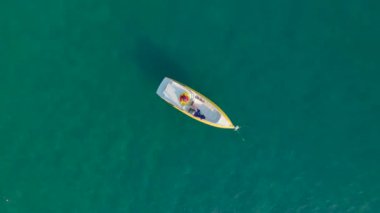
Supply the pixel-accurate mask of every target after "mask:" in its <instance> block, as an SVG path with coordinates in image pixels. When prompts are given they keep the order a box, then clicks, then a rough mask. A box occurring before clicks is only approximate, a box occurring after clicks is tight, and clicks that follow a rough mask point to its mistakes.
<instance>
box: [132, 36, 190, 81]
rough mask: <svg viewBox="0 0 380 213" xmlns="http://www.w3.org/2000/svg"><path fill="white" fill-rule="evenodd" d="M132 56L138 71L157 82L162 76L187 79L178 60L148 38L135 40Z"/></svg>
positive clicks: (179, 79)
mask: <svg viewBox="0 0 380 213" xmlns="http://www.w3.org/2000/svg"><path fill="white" fill-rule="evenodd" d="M134 57H135V59H136V63H137V65H138V67H139V69H140V71H141V72H144V75H145V76H147V77H149V78H151V79H152V80H153V81H155V82H157V84H159V83H160V82H161V80H162V79H163V78H164V77H170V78H173V79H175V80H178V81H181V80H184V79H187V74H186V73H187V72H186V70H185V69H184V68H183V67H182V66H181V65H180V64H179V63H178V61H177V60H176V59H175V58H174V57H173V56H171V55H170V54H168V53H167V52H165V50H163V49H162V48H160V47H159V46H158V45H156V44H154V43H153V42H152V41H151V40H149V39H146V38H143V39H139V40H138V41H137V44H136V50H135V53H134Z"/></svg>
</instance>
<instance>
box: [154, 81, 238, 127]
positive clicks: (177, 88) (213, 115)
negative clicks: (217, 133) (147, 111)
mask: <svg viewBox="0 0 380 213" xmlns="http://www.w3.org/2000/svg"><path fill="white" fill-rule="evenodd" d="M157 95H159V96H160V97H161V98H162V99H164V100H165V101H166V102H168V103H169V104H170V105H172V106H173V107H174V108H176V109H178V110H179V111H181V112H183V113H184V114H186V115H188V116H189V117H191V118H193V119H195V120H197V121H200V122H202V123H205V124H208V125H210V126H214V127H218V128H224V129H235V130H236V129H237V128H238V127H237V126H236V127H235V126H234V125H233V124H232V122H231V120H230V119H229V118H228V116H227V115H226V114H225V113H224V112H223V110H221V109H220V108H219V107H218V106H217V105H216V104H214V103H213V102H212V101H210V100H209V99H208V98H206V97H205V96H204V95H202V94H200V93H199V92H197V91H195V90H193V89H191V88H190V87H188V86H186V85H184V84H181V83H179V82H177V81H175V80H173V79H170V78H167V77H165V78H164V79H163V80H162V82H161V84H160V86H159V87H158V89H157Z"/></svg>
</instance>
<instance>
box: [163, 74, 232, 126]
mask: <svg viewBox="0 0 380 213" xmlns="http://www.w3.org/2000/svg"><path fill="white" fill-rule="evenodd" d="M169 79H170V80H172V81H174V82H176V83H178V84H180V85H182V86H184V87H185V88H186V89H188V90H190V91H194V92H195V93H196V94H197V95H199V96H202V98H204V99H206V100H207V101H208V102H209V103H210V104H211V105H212V106H213V107H215V108H216V109H217V110H218V111H219V112H220V113H221V115H222V116H224V117H225V118H226V120H227V121H228V123H229V124H230V126H223V125H220V124H215V123H212V122H210V121H207V120H204V119H200V118H198V117H194V116H193V115H192V114H190V113H188V112H187V111H186V110H183V109H180V108H178V107H177V106H175V105H173V104H171V103H170V102H168V101H166V100H165V101H166V102H167V103H169V104H170V105H171V106H173V107H174V108H176V109H177V110H179V111H181V112H182V113H184V114H186V115H187V116H189V117H191V118H193V119H195V120H197V121H200V122H202V123H204V124H207V125H210V126H213V127H218V128H223V129H234V128H235V125H233V123H232V122H231V120H230V118H229V117H228V116H227V115H226V113H225V112H224V111H223V110H222V109H221V108H220V107H218V105H216V104H215V103H214V102H212V101H211V100H210V99H208V98H206V96H204V95H202V94H201V93H199V92H198V91H196V90H194V89H192V88H191V87H189V86H187V85H185V84H182V83H179V82H178V81H175V80H173V79H171V78H169Z"/></svg>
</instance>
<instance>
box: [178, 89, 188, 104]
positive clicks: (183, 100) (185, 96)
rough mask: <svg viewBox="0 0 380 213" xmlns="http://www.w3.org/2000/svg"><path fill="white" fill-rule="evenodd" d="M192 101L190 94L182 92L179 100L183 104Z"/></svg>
mask: <svg viewBox="0 0 380 213" xmlns="http://www.w3.org/2000/svg"><path fill="white" fill-rule="evenodd" d="M189 101H190V97H189V94H187V92H184V93H182V94H181V95H180V96H179V102H180V103H181V105H183V106H184V105H187V104H188V103H189Z"/></svg>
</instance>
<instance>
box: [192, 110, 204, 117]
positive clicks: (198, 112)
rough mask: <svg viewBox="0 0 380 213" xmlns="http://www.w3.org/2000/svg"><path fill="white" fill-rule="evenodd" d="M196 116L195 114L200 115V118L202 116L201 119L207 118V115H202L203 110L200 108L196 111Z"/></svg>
mask: <svg viewBox="0 0 380 213" xmlns="http://www.w3.org/2000/svg"><path fill="white" fill-rule="evenodd" d="M194 116H195V117H198V118H200V119H205V118H206V116H204V115H202V113H201V110H199V109H197V110H196V111H195V113H194Z"/></svg>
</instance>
